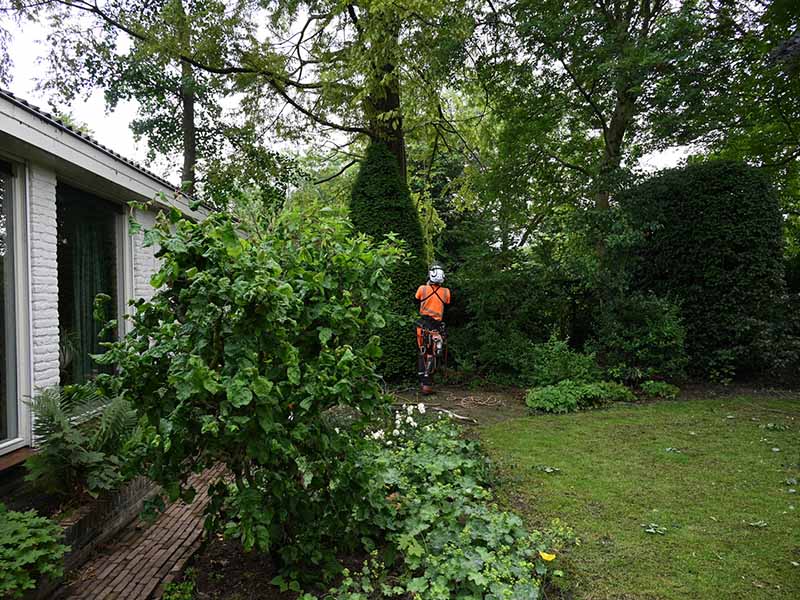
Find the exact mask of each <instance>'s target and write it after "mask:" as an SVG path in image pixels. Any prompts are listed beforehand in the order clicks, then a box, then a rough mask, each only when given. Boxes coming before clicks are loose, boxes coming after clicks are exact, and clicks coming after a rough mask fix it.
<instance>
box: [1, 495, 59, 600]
mask: <svg viewBox="0 0 800 600" xmlns="http://www.w3.org/2000/svg"><path fill="white" fill-rule="evenodd" d="M63 535H64V532H63V530H62V529H61V527H59V526H58V525H57V524H56V523H54V522H52V521H51V520H50V519H47V518H45V517H41V516H39V515H37V514H36V511H32V510H31V511H27V512H17V511H13V510H12V511H9V510H7V509H6V507H5V506H4V505H3V504H0V596H2V597H3V598H22V597H23V595H24V594H25V593H26V592H28V591H29V590H32V589H34V588H35V587H36V584H37V581H38V580H39V579H40V578H42V577H49V578H51V579H58V578H59V577H61V575H62V573H63V572H64V566H63V564H62V562H61V559H62V558H63V556H64V554H65V552H66V551H67V550H68V547H67V546H65V545H63V544H62V543H61V539H62V537H63Z"/></svg>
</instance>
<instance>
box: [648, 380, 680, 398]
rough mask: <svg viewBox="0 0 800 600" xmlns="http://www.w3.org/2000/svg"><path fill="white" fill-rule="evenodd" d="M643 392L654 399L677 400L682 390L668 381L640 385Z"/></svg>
mask: <svg viewBox="0 0 800 600" xmlns="http://www.w3.org/2000/svg"><path fill="white" fill-rule="evenodd" d="M640 387H641V388H642V391H643V392H644V393H645V394H647V395H648V396H652V397H653V398H669V399H670V400H672V399H673V398H677V397H678V394H679V393H680V391H681V390H680V388H679V387H678V386H676V385H672V384H670V383H667V382H666V381H652V380H651V381H643V382H642V384H641V385H640Z"/></svg>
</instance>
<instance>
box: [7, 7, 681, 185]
mask: <svg viewBox="0 0 800 600" xmlns="http://www.w3.org/2000/svg"><path fill="white" fill-rule="evenodd" d="M3 26H4V27H5V28H6V29H7V30H8V31H9V32H10V33H11V35H12V36H13V37H12V42H11V44H10V51H11V58H12V60H13V62H14V66H13V68H12V77H13V79H12V82H11V86H10V91H11V92H12V93H14V94H16V95H17V96H19V97H20V98H22V99H23V100H27V101H28V102H30V103H32V104H34V105H36V106H38V107H39V108H42V109H44V110H48V111H49V110H50V106H49V103H48V98H47V97H46V96H45V95H44V94H43V93H42V92H38V91H37V90H36V75H37V73H41V72H42V71H43V69H44V66H43V65H42V63H41V61H42V56H44V54H45V46H44V44H45V36H46V33H47V28H46V26H45V25H39V24H37V23H31V22H27V21H26V22H23V23H21V24H16V23H14V22H13V21H8V20H4V23H3ZM68 112H70V113H71V115H72V117H73V118H74V119H76V120H77V121H79V122H82V123H85V124H86V125H87V126H88V127H89V129H91V130H92V132H93V134H94V137H95V138H96V139H97V140H98V141H99V142H100V143H102V144H104V145H106V146H108V147H109V148H111V149H112V150H114V151H116V152H118V153H119V154H121V155H123V156H125V157H127V158H130V159H133V160H135V161H137V162H141V163H144V164H146V163H147V148H146V145H145V144H144V143H143V142H140V143H137V142H136V141H135V140H134V137H133V133H132V132H131V130H130V128H129V124H130V122H131V120H132V119H133V118H134V116H135V114H136V103H135V102H132V101H128V102H120V103H119V104H118V105H117V108H116V110H114V112H108V111H107V110H106V106H105V102H104V100H103V94H102V92H101V91H95V92H94V93H93V94H92V95H91V97H89V98H88V100H78V101H76V102H74V103H73V105H72V106H70V107H69V111H68ZM687 154H688V151H687V149H686V148H671V149H668V150H665V151H662V152H655V153H651V154H648V155H646V156H644V157H643V158H642V159H641V160H640V161H639V164H638V167H639V168H641V169H642V170H644V171H653V170H657V169H660V168H665V167H671V166H675V165H676V164H678V162H680V160H682V159H683V158H685V157H686V156H687ZM147 166H148V167H149V168H152V169H153V170H154V171H156V172H157V173H159V174H160V175H162V176H165V177H167V178H168V179H170V180H176V181H177V173H179V171H180V166H179V165H174V166H171V165H167V164H163V165H161V164H159V165H147ZM170 171H172V172H173V173H175V174H176V176H170V175H171V173H170Z"/></svg>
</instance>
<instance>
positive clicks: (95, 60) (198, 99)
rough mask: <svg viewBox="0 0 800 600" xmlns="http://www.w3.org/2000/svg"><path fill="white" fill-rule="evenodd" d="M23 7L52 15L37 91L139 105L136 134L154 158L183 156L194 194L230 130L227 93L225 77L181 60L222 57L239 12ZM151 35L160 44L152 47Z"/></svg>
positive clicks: (205, 7)
mask: <svg viewBox="0 0 800 600" xmlns="http://www.w3.org/2000/svg"><path fill="white" fill-rule="evenodd" d="M20 6H21V10H29V11H32V13H33V14H34V15H35V16H41V15H42V14H47V16H48V17H49V20H50V24H51V29H50V33H49V35H48V41H49V60H48V61H47V62H48V65H49V68H48V70H47V71H46V72H45V73H44V75H43V76H42V77H41V79H40V86H41V87H42V88H44V89H45V90H47V91H49V92H51V93H52V97H53V101H54V102H55V103H69V102H71V101H73V100H74V99H75V98H78V97H82V96H87V95H89V94H90V93H91V92H92V91H94V90H95V89H102V90H104V91H105V96H106V100H107V103H108V105H109V107H110V108H112V109H113V108H114V107H115V106H116V105H117V104H118V103H119V102H120V101H121V100H129V99H133V100H136V101H137V102H138V104H139V115H138V117H137V118H136V119H135V120H134V122H133V123H132V129H133V131H134V133H135V134H136V135H137V136H141V137H144V138H145V139H146V140H147V142H148V146H149V149H150V153H151V157H152V158H155V156H156V155H167V156H171V155H175V154H178V155H180V156H182V163H183V164H182V169H181V180H182V182H183V184H184V186H185V189H186V190H187V191H188V192H189V193H190V194H192V193H194V191H195V184H196V182H197V168H198V160H202V159H204V158H208V157H211V156H213V155H214V154H215V153H217V152H218V151H219V148H220V145H221V140H222V137H223V133H224V127H225V125H224V123H223V122H222V111H221V108H220V104H219V103H220V99H221V98H222V97H224V96H225V95H226V93H227V92H228V89H227V88H226V85H225V81H224V79H223V78H221V77H220V76H218V75H215V74H212V73H207V72H204V71H201V70H197V69H195V68H194V67H193V65H192V64H191V63H190V62H189V61H187V60H183V59H181V58H180V57H181V56H183V55H186V56H197V55H202V56H204V57H205V60H209V59H212V58H217V59H218V58H219V57H220V55H221V52H222V51H223V48H224V46H225V45H226V44H227V43H230V42H232V41H233V37H234V36H235V35H237V33H238V32H237V30H236V28H237V26H238V25H239V23H241V22H242V12H241V11H242V8H241V7H240V6H234V7H233V8H232V9H231V10H229V9H227V8H226V6H225V4H224V3H221V2H216V1H214V0H160V1H157V2H145V1H143V0H141V1H139V0H133V1H125V2H122V1H120V0H111V1H107V2H105V3H103V4H102V8H101V7H100V5H99V4H94V3H88V2H80V1H79V2H54V3H48V4H47V10H48V12H47V13H42V8H40V7H41V6H43V5H34V7H33V8H31V9H25V8H24V5H20ZM209 23H211V24H213V25H211V26H209ZM139 32H147V35H141V34H140V33H139ZM150 37H152V38H158V39H160V40H163V45H161V44H152V43H150Z"/></svg>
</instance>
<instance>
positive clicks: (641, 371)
mask: <svg viewBox="0 0 800 600" xmlns="http://www.w3.org/2000/svg"><path fill="white" fill-rule="evenodd" d="M685 338H686V330H685V328H684V326H683V322H682V320H681V317H680V311H679V309H678V307H677V306H676V305H675V304H673V303H672V302H670V301H668V300H666V299H664V298H657V297H655V296H652V295H643V294H637V293H633V294H626V295H624V296H621V297H617V298H615V299H612V300H611V301H608V302H604V303H602V304H600V305H599V306H598V308H597V309H596V311H595V323H594V334H593V338H592V339H591V340H590V342H589V344H588V346H589V348H590V349H591V350H593V351H594V352H596V353H597V356H598V357H599V358H600V362H601V364H602V365H603V367H604V368H605V369H606V371H607V373H608V374H609V376H611V377H612V378H614V379H620V380H623V381H627V382H637V381H641V380H643V379H649V378H651V377H655V376H662V377H670V378H676V377H681V376H682V375H683V374H684V371H685V369H686V365H687V363H688V357H687V356H686V349H685Z"/></svg>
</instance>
